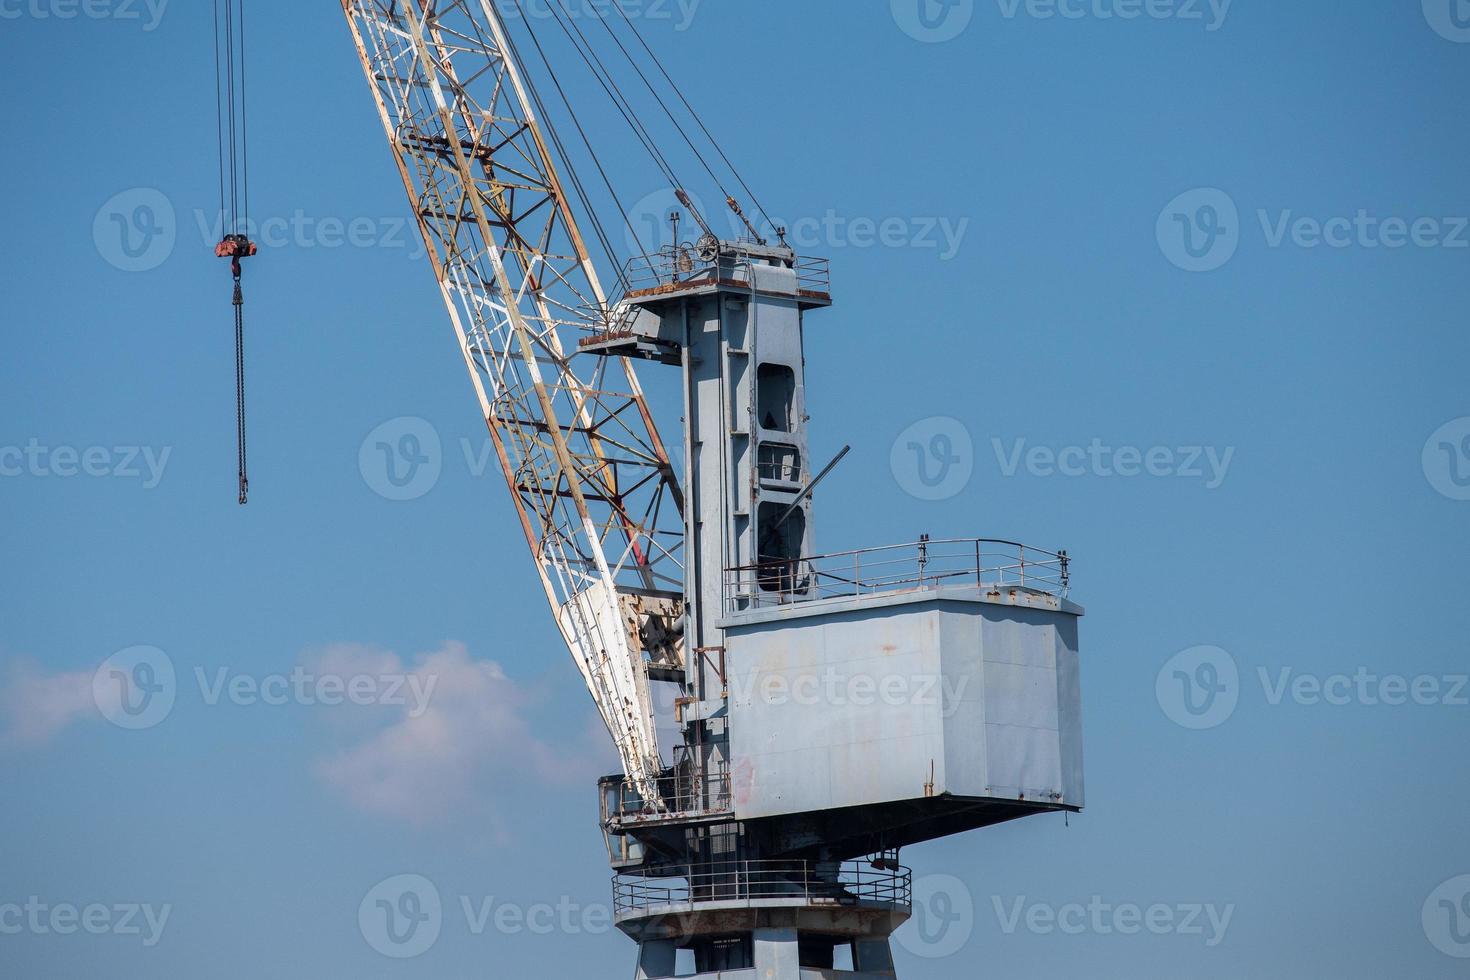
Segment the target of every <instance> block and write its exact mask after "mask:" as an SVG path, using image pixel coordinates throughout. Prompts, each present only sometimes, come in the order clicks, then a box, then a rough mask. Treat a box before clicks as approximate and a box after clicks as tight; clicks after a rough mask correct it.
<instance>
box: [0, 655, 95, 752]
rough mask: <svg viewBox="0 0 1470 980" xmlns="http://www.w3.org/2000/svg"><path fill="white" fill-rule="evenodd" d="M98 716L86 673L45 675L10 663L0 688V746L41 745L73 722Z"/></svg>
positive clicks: (24, 663)
mask: <svg viewBox="0 0 1470 980" xmlns="http://www.w3.org/2000/svg"><path fill="white" fill-rule="evenodd" d="M99 717H101V716H100V715H99V714H98V713H97V704H96V702H95V701H93V700H92V674H91V672H90V671H75V672H72V673H60V674H47V673H45V672H44V671H42V670H41V669H40V667H38V666H37V665H35V664H33V663H30V662H28V661H12V662H11V664H10V666H9V669H8V670H7V671H6V676H5V679H4V683H3V685H0V722H3V725H4V727H3V729H0V745H4V746H16V745H41V744H44V743H46V742H49V741H50V740H51V739H53V738H55V737H56V736H57V735H59V734H60V733H61V732H62V731H63V730H65V729H66V728H67V727H68V726H69V725H71V724H72V723H73V722H76V721H81V720H83V719H96V718H99Z"/></svg>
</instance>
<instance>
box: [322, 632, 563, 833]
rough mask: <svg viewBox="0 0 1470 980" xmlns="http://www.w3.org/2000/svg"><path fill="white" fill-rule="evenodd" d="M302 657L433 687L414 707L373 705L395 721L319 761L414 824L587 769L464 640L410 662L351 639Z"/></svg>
mask: <svg viewBox="0 0 1470 980" xmlns="http://www.w3.org/2000/svg"><path fill="white" fill-rule="evenodd" d="M308 659H309V660H310V661H311V662H312V663H313V664H315V665H318V666H319V669H321V670H322V671H323V672H328V671H329V670H330V672H331V673H336V674H339V675H342V676H351V675H354V674H364V673H366V674H376V675H384V674H395V673H401V674H404V675H406V676H407V677H408V682H409V683H414V682H415V681H417V682H418V683H419V685H420V686H421V688H427V689H429V690H432V692H433V693H432V696H431V697H430V698H429V699H428V700H427V704H426V705H418V706H417V709H416V710H410V709H409V708H408V707H398V708H391V709H389V708H384V709H374V710H391V711H392V712H393V714H394V718H393V721H392V722H391V723H390V724H388V726H387V727H385V728H382V729H380V730H378V731H376V732H375V733H373V734H372V735H370V736H368V737H367V738H366V739H365V740H362V741H358V742H357V743H356V744H352V745H349V746H347V747H345V748H342V749H341V750H339V751H337V752H335V753H334V754H332V755H331V756H329V757H327V758H325V759H323V760H321V761H320V762H319V763H318V765H317V771H318V773H319V774H320V775H321V776H322V777H323V778H324V779H326V781H327V782H328V783H330V784H331V785H333V786H335V787H336V788H337V789H339V790H340V791H341V792H342V793H344V794H345V795H346V796H347V798H348V799H349V800H351V801H352V803H354V804H355V805H357V806H358V807H361V808H362V809H365V810H368V811H370V812H373V813H378V814H381V815H384V816H388V817H392V818H395V819H400V820H405V821H408V822H410V823H413V824H416V825H419V826H425V825H429V824H437V823H444V822H447V821H449V820H450V819H451V818H452V817H453V816H455V815H456V814H464V813H466V812H473V813H474V815H475V816H476V817H477V818H481V819H483V818H484V817H485V815H486V813H485V811H487V810H489V809H491V804H490V800H491V799H492V798H493V797H494V795H495V794H496V792H497V791H499V790H502V789H504V788H505V787H506V786H508V785H522V786H524V785H525V784H526V783H528V782H547V781H551V782H563V781H566V780H568V779H580V778H583V777H584V776H585V773H583V772H582V770H583V769H585V768H586V766H587V760H586V756H587V753H586V752H584V751H582V750H581V749H580V747H579V749H578V750H577V751H575V752H567V751H558V750H556V749H554V748H553V747H552V746H551V745H549V744H547V743H546V742H543V741H541V740H540V739H538V738H537V737H536V735H535V734H534V733H533V732H532V729H531V725H530V723H529V722H528V721H527V719H526V717H525V715H524V711H525V709H526V707H527V705H528V702H529V700H530V699H529V697H528V695H527V693H526V692H525V691H524V690H523V689H522V688H521V687H520V686H519V685H518V684H516V682H515V681H513V680H512V679H510V678H509V677H507V676H506V673H505V671H504V669H502V668H501V666H500V665H499V664H497V663H495V662H494V661H489V660H474V659H471V657H470V655H469V652H468V651H467V650H466V649H465V647H464V645H463V644H460V643H450V644H448V645H446V646H445V647H444V648H443V649H442V650H438V651H436V652H433V653H428V654H420V655H418V656H417V657H416V658H415V661H414V663H413V664H412V665H411V666H409V665H405V664H403V663H402V662H401V660H400V659H399V657H398V656H397V655H396V654H392V653H388V652H385V651H382V650H376V649H372V648H369V647H359V646H349V645H343V646H336V647H331V648H328V649H326V650H323V651H318V652H315V653H313V654H311V655H310V656H309V657H308ZM430 684H432V685H433V686H432V688H429V687H428V686H429V685H430Z"/></svg>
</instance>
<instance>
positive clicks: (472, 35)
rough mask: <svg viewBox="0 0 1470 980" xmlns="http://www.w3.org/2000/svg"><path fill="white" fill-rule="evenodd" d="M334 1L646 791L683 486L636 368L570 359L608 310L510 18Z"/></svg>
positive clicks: (552, 590)
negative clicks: (650, 669) (652, 690)
mask: <svg viewBox="0 0 1470 980" xmlns="http://www.w3.org/2000/svg"><path fill="white" fill-rule="evenodd" d="M342 7H343V11H344V12H345V13H346V15H347V20H348V22H349V24H350V25H351V28H352V34H353V38H354V40H355V42H356V44H357V49H358V53H359V54H360V56H361V59H362V65H363V69H364V71H365V72H366V75H367V79H368V82H369V84H370V85H371V87H372V89H373V91H374V94H375V98H376V102H377V106H378V110H379V113H380V115H381V117H382V123H383V129H384V131H385V133H386V134H387V137H388V142H389V144H390V146H391V147H392V149H393V152H394V156H395V158H396V160H397V163H398V167H399V171H400V173H401V175H402V178H403V183H404V186H405V188H406V189H407V191H408V195H409V198H410V200H411V201H412V204H413V209H414V213H415V215H416V216H417V219H418V223H419V227H420V230H421V232H422V234H423V238H424V242H425V245H426V246H427V249H428V254H429V256H430V258H431V260H432V262H433V267H434V272H435V276H436V278H437V280H438V282H439V287H440V291H441V292H442V294H443V297H444V302H445V306H446V307H447V308H448V311H449V316H450V319H451V321H452V322H453V324H454V329H455V333H456V335H457V337H458V339H459V344H460V347H461V350H462V351H463V354H464V359H465V364H466V366H467V367H468V368H469V374H470V379H471V381H472V383H473V385H474V389H475V393H476V395H477V396H478V398H479V401H480V408H481V411H482V413H483V415H484V418H485V422H486V424H487V425H488V427H489V430H490V436H491V439H492V442H493V445H494V447H495V451H496V453H497V455H498V458H499V462H500V465H501V469H502V472H503V473H504V475H505V477H506V480H507V483H508V484H509V487H510V490H511V495H512V497H513V498H514V500H515V504H516V508H517V511H518V513H519V516H520V520H521V524H522V527H523V529H524V531H525V534H526V539H527V541H528V542H529V543H530V546H531V551H532V554H533V555H534V557H535V559H536V564H537V567H538V570H539V573H540V576H541V580H542V583H543V585H544V587H545V590H546V597H547V599H548V601H549V602H550V604H551V607H552V611H553V613H554V615H555V618H556V621H557V624H558V626H559V627H560V629H561V632H562V635H563V637H564V638H565V640H566V643H567V646H568V647H569V648H570V650H571V653H572V656H573V658H574V659H575V661H576V663H577V666H578V667H579V668H580V670H581V672H582V675H583V677H584V679H585V680H586V682H587V686H588V688H589V690H590V691H591V693H592V696H593V698H594V700H595V701H596V703H597V706H598V709H599V710H600V712H601V713H602V717H603V720H604V721H605V722H606V723H607V727H608V730H609V732H610V733H611V734H612V736H613V739H614V741H615V742H616V743H617V747H618V751H619V754H620V755H621V756H622V760H623V764H624V766H625V768H626V771H627V773H628V776H629V777H630V779H632V780H633V781H634V783H635V784H636V785H638V786H639V787H640V788H643V789H645V790H646V793H645V797H644V798H645V799H650V800H654V799H657V798H658V797H657V793H656V792H654V790H653V780H654V779H655V778H656V776H657V774H658V772H659V770H660V768H661V763H660V760H659V749H658V744H657V740H656V735H655V731H654V722H653V716H652V711H651V708H650V699H649V696H648V680H647V673H646V669H645V666H644V654H645V652H647V653H648V654H649V656H650V657H651V658H652V659H654V660H655V661H659V662H661V663H665V664H673V663H676V662H677V661H678V660H679V659H681V658H682V649H680V641H679V640H678V639H677V638H678V635H679V626H678V623H679V621H680V619H681V617H682V601H683V600H682V589H683V571H682V567H681V560H682V547H683V524H682V510H683V499H682V496H681V493H680V489H679V482H678V480H677V478H676V476H675V474H674V471H673V469H672V467H671V466H670V464H669V459H668V454H667V452H666V450H665V448H664V445H663V443H662V441H661V440H660V439H659V436H658V432H657V430H656V429H655V427H654V424H653V421H652V417H651V415H650V414H649V410H648V406H647V404H646V401H645V399H644V396H643V392H642V389H641V388H640V387H639V384H638V380H637V378H636V376H635V375H634V373H633V370H632V367H631V365H630V364H629V363H628V361H627V360H626V359H623V358H612V359H605V358H597V359H592V360H594V363H595V369H594V370H591V371H589V372H588V375H589V376H588V378H587V380H583V379H582V378H580V377H579V376H578V375H577V374H576V373H575V372H574V371H573V369H572V354H573V353H575V352H576V350H577V340H578V339H579V338H580V337H583V336H585V335H586V334H587V332H588V331H605V330H607V329H608V325H609V323H610V322H611V320H612V313H611V311H610V308H609V304H608V301H607V297H606V295H605V294H604V292H603V289H602V286H601V284H600V283H599V281H598V278H597V274H596V272H595V270H594V269H593V267H592V263H591V262H590V260H589V258H588V255H587V249H586V246H585V244H584V242H583V239H582V236H581V234H580V232H579V231H578V227H577V223H576V221H575V219H574V217H573V213H572V209H571V205H570V202H568V200H567V198H566V196H565V195H564V194H563V192H562V185H561V183H560V179H559V177H558V174H557V170H556V166H555V163H554V161H553V159H552V156H551V153H550V151H549V149H548V143H547V141H546V138H545V134H544V133H543V131H542V128H541V124H540V122H539V121H538V119H537V116H536V113H535V112H534V111H533V104H534V103H533V100H532V98H531V96H530V93H529V92H528V89H527V83H526V80H525V79H524V77H523V76H522V73H521V71H520V69H519V67H518V65H517V61H516V58H515V52H514V48H513V46H512V42H511V40H510V38H509V36H508V34H507V32H506V29H505V24H504V22H503V21H502V20H501V18H500V15H499V13H498V12H497V11H496V10H495V9H494V7H493V5H492V3H491V0H455V2H440V0H407V2H404V0H342ZM578 363H579V364H580V363H582V361H581V360H579V361H578Z"/></svg>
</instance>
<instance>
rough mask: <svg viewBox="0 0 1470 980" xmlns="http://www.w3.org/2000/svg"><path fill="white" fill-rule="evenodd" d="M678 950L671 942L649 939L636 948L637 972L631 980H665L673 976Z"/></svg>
mask: <svg viewBox="0 0 1470 980" xmlns="http://www.w3.org/2000/svg"><path fill="white" fill-rule="evenodd" d="M677 955H678V950H677V949H676V948H675V946H674V944H673V942H671V941H669V940H665V939H650V940H647V941H645V942H643V943H640V944H639V946H638V972H637V973H635V974H634V975H633V980H667V978H668V977H672V976H674V974H675V972H676V970H677V967H676V966H675V963H676V961H677Z"/></svg>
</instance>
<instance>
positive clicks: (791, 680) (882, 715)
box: [723, 589, 1082, 819]
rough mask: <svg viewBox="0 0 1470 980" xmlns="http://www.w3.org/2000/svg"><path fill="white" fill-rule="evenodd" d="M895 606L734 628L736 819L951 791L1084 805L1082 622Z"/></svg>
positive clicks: (943, 598)
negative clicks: (1078, 643) (1078, 632)
mask: <svg viewBox="0 0 1470 980" xmlns="http://www.w3.org/2000/svg"><path fill="white" fill-rule="evenodd" d="M889 598H890V601H888V602H886V603H884V604H881V605H871V604H870V605H866V606H865V605H863V604H854V603H798V604H795V605H793V606H792V607H789V608H788V609H786V610H782V611H781V612H782V613H783V614H782V615H777V616H769V615H766V616H759V617H755V616H750V617H746V616H730V617H727V619H726V620H725V621H724V624H723V625H724V626H725V628H726V630H727V634H726V635H727V641H726V642H727V645H728V648H729V653H728V656H729V670H730V716H731V721H732V724H731V732H732V740H733V741H732V746H731V747H732V759H733V763H734V771H735V781H734V792H735V807H736V814H737V816H738V817H739V818H740V819H755V818H759V817H768V816H777V815H781V814H790V813H803V812H809V811H814V810H827V809H833V808H840V807H849V806H859V805H865V804H871V803H887V802H894V801H901V800H911V799H917V798H922V797H924V796H926V795H940V794H946V793H948V794H952V795H955V796H964V797H975V798H990V799H1000V800H1021V799H1024V800H1028V801H1035V802H1039V803H1046V804H1064V805H1069V806H1080V805H1081V800H1082V757H1081V705H1080V693H1079V684H1078V677H1079V670H1078V658H1077V651H1076V618H1075V616H1076V613H1074V612H1073V611H1071V610H1068V611H1062V610H1060V609H1035V608H1027V607H1025V606H1019V605H1016V604H1014V603H1011V602H1004V601H995V599H994V597H990V596H987V595H985V594H983V593H981V592H980V591H979V590H977V589H970V590H968V593H967V592H966V590H964V589H944V590H928V591H924V592H916V593H910V594H907V595H904V596H901V597H889ZM813 606H820V607H823V608H820V609H815V610H814V609H811V608H810V607H813ZM804 607H806V608H804ZM1073 608H1074V609H1075V607H1073ZM1078 611H1080V610H1078ZM803 685H805V686H804V687H803ZM834 695H835V696H834ZM931 773H932V776H931ZM931 779H932V786H926V784H928V783H930V780H931Z"/></svg>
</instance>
